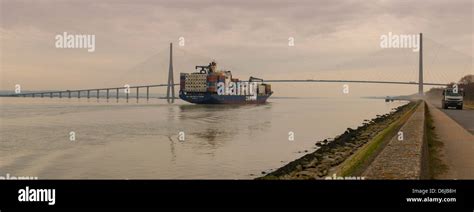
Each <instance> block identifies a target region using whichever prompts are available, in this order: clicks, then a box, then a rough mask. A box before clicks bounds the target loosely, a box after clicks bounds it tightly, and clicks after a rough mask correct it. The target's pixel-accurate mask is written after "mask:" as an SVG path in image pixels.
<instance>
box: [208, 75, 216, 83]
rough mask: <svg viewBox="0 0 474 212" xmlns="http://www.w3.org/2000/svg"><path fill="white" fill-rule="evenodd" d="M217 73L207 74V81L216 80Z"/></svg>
mask: <svg viewBox="0 0 474 212" xmlns="http://www.w3.org/2000/svg"><path fill="white" fill-rule="evenodd" d="M216 81H217V75H207V82H216Z"/></svg>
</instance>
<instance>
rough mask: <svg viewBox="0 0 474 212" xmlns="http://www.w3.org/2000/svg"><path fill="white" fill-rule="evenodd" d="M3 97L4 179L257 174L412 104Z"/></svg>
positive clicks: (0, 170)
mask: <svg viewBox="0 0 474 212" xmlns="http://www.w3.org/2000/svg"><path fill="white" fill-rule="evenodd" d="M0 101H1V114H0V176H6V175H7V174H8V175H10V176H34V177H38V178H39V179H248V178H255V177H258V176H262V171H264V172H268V171H271V170H275V169H276V168H278V167H281V166H283V165H285V164H286V163H288V162H289V161H292V160H294V159H296V158H299V157H301V156H303V155H304V154H306V153H305V151H314V147H315V145H314V144H315V142H316V141H318V140H323V139H325V138H333V137H335V136H337V135H339V134H341V133H343V132H344V131H345V130H346V128H348V127H351V128H355V127H357V126H359V125H361V123H362V122H363V121H364V119H371V118H374V117H375V116H376V115H378V114H384V113H388V112H390V110H391V109H392V108H395V107H397V106H400V105H403V104H405V102H391V103H386V102H384V101H383V100H381V99H362V98H340V99H331V98H294V99H284V98H282V99H277V98H270V99H269V103H268V104H264V105H241V106H235V105H234V106H232V105H192V104H188V103H185V102H182V101H181V100H177V102H176V103H175V104H172V105H169V104H166V101H164V100H158V99H153V100H150V101H149V102H148V103H146V102H145V101H144V100H140V101H141V102H140V103H138V104H137V103H135V102H133V101H131V102H130V103H124V102H123V101H124V100H120V101H121V102H119V103H115V100H114V101H111V102H105V100H103V99H100V102H96V100H95V99H91V100H89V101H88V100H87V99H84V98H82V99H74V98H73V99H57V98H53V99H50V98H44V99H41V98H0ZM132 102H133V103H132ZM291 135H293V138H294V139H293V140H291ZM183 138H184V141H181V140H182V139H183ZM180 139H181V140H180ZM71 140H72V141H71Z"/></svg>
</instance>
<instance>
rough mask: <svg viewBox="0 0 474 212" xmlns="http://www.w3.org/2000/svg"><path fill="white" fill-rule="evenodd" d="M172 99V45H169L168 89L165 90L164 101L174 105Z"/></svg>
mask: <svg viewBox="0 0 474 212" xmlns="http://www.w3.org/2000/svg"><path fill="white" fill-rule="evenodd" d="M170 95H171V97H170ZM174 98H175V97H174V77H173V43H170V67H169V72H168V87H167V89H166V99H167V101H168V103H174Z"/></svg>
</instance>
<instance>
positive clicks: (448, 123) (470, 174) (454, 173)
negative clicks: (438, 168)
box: [428, 104, 474, 179]
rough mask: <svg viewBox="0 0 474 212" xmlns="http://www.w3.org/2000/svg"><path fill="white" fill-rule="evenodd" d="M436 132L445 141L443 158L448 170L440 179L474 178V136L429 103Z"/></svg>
mask: <svg viewBox="0 0 474 212" xmlns="http://www.w3.org/2000/svg"><path fill="white" fill-rule="evenodd" d="M428 106H429V110H430V113H431V116H432V118H433V124H434V126H435V129H434V130H435V133H436V134H437V135H438V139H439V140H440V141H441V142H443V144H444V145H443V147H442V152H441V153H442V155H443V158H442V160H443V161H444V162H445V163H446V165H447V166H448V170H447V171H446V172H445V173H444V174H441V175H440V176H438V177H437V178H439V179H474V136H473V135H472V134H471V133H469V132H468V131H467V130H466V129H464V128H463V127H462V126H460V125H459V124H458V123H456V122H455V121H454V120H453V119H451V118H450V117H449V116H448V115H446V114H445V113H443V112H442V111H440V110H439V109H438V108H436V107H435V106H433V105H432V104H428Z"/></svg>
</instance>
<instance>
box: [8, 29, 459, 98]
mask: <svg viewBox="0 0 474 212" xmlns="http://www.w3.org/2000/svg"><path fill="white" fill-rule="evenodd" d="M437 45H438V49H437V50H438V51H439V50H440V49H439V48H440V47H441V46H442V44H439V43H438V44H437ZM436 57H437V55H435V57H434V58H435V59H433V61H435V60H436ZM417 59H418V61H417V62H418V67H417V69H418V70H417V72H418V73H417V75H418V79H417V81H413V80H410V81H404V80H357V79H267V80H263V82H269V83H270V82H271V83H363V84H398V85H417V86H418V95H420V96H422V95H423V86H424V85H428V86H446V85H448V84H449V82H426V81H425V80H424V74H425V73H424V66H423V64H424V63H423V37H422V34H421V33H420V49H419V52H418V58H417ZM433 61H431V63H430V65H432V64H433ZM345 64H346V65H351V63H350V62H349V63H347V62H346V63H345ZM138 66H139V65H138ZM168 66H169V67H168V80H167V82H166V83H162V84H146V85H133V86H130V85H125V86H121V87H102V88H92V89H70V90H53V91H39V92H26V93H14V94H8V95H3V96H8V97H50V98H53V97H57V98H72V97H74V98H88V99H89V98H97V99H100V98H105V99H107V101H108V100H109V99H116V101H117V102H118V100H119V99H120V98H125V99H126V101H127V102H128V101H129V99H130V98H136V100H137V102H138V100H139V99H141V98H143V99H146V100H149V99H150V88H156V87H166V88H167V90H166V97H164V99H167V101H168V102H169V103H173V102H174V99H175V98H176V97H175V88H174V86H175V85H179V84H176V83H174V79H173V75H174V70H173V68H174V67H173V46H172V44H170V48H169V62H168ZM160 68H163V67H160ZM443 77H445V76H442V77H441V78H443ZM457 77H458V78H461V77H462V76H457ZM241 81H242V80H241ZM138 84H139V83H138ZM140 92H145V94H143V93H142V95H140Z"/></svg>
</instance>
